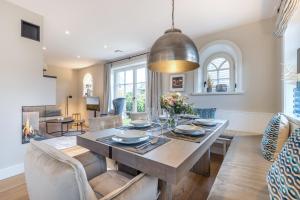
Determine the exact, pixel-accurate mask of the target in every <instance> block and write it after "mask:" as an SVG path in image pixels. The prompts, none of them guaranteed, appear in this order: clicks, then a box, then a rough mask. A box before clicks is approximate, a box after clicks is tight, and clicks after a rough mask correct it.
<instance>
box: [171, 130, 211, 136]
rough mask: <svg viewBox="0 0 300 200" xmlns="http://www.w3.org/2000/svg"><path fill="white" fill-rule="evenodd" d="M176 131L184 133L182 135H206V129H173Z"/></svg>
mask: <svg viewBox="0 0 300 200" xmlns="http://www.w3.org/2000/svg"><path fill="white" fill-rule="evenodd" d="M173 131H174V133H176V134H182V135H190V136H200V135H205V130H204V129H203V130H201V131H194V132H184V131H181V130H178V129H175V130H173Z"/></svg>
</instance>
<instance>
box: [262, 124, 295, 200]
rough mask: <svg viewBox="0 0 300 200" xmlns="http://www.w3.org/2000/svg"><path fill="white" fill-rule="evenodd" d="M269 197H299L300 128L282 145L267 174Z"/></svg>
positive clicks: (275, 199) (273, 199)
mask: <svg viewBox="0 0 300 200" xmlns="http://www.w3.org/2000/svg"><path fill="white" fill-rule="evenodd" d="M267 182H268V189H269V193H270V199H272V200H277V199H286V200H288V199H300V129H296V130H295V132H294V133H292V135H291V136H290V137H289V139H288V141H287V143H286V144H285V145H284V147H283V149H282V151H281V153H280V154H279V156H278V159H277V160H276V161H275V162H274V163H273V164H272V166H271V168H270V170H269V172H268V175H267Z"/></svg>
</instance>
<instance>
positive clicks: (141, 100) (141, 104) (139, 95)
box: [136, 83, 146, 112]
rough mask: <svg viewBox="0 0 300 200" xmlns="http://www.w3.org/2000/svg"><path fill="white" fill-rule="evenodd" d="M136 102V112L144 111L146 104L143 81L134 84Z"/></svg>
mask: <svg viewBox="0 0 300 200" xmlns="http://www.w3.org/2000/svg"><path fill="white" fill-rule="evenodd" d="M136 104H137V112H145V104H146V84H145V83H139V84H136Z"/></svg>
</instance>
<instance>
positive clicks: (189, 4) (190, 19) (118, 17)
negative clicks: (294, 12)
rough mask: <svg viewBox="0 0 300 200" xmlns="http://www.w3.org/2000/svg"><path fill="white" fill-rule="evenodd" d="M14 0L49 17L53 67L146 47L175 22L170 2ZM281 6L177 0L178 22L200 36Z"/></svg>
mask: <svg viewBox="0 0 300 200" xmlns="http://www.w3.org/2000/svg"><path fill="white" fill-rule="evenodd" d="M9 1H10V2H13V3H15V4H17V5H19V6H21V7H24V8H27V9H28V10H31V11H33V12H36V13H38V14H40V15H42V16H44V44H43V45H44V46H45V47H46V48H47V49H46V50H44V53H45V61H46V64H47V65H48V66H58V67H67V68H83V67H87V66H90V65H92V64H94V63H97V62H104V61H107V60H112V59H116V58H119V57H124V56H126V55H132V54H135V53H138V52H143V51H147V50H148V49H149V48H150V47H151V45H152V44H153V42H154V41H155V40H156V39H157V38H158V37H159V36H160V35H162V34H163V32H164V31H165V30H166V29H168V28H170V24H171V0H9ZM277 5H278V0H175V26H176V27H178V28H180V29H182V30H183V32H184V33H185V34H187V35H189V36H190V37H192V38H196V37H199V36H202V35H205V34H209V33H212V32H216V31H220V30H224V29H228V28H231V27H235V26H239V25H242V24H247V23H251V22H255V21H258V20H261V19H264V18H269V17H272V16H273V15H274V13H275V10H276V7H277ZM67 30H68V31H69V32H70V34H68V35H67V34H66V33H65V32H66V31H67ZM106 45H107V46H106ZM105 47H107V48H105ZM117 49H119V50H121V51H123V52H118V53H116V52H115V50H117Z"/></svg>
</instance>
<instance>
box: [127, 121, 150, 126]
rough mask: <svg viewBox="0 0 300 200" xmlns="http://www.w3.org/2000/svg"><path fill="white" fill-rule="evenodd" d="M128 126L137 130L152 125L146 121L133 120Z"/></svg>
mask: <svg viewBox="0 0 300 200" xmlns="http://www.w3.org/2000/svg"><path fill="white" fill-rule="evenodd" d="M130 124H131V125H132V126H134V127H137V128H144V127H149V126H151V125H152V124H151V122H149V121H148V120H133V121H131V122H130Z"/></svg>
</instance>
